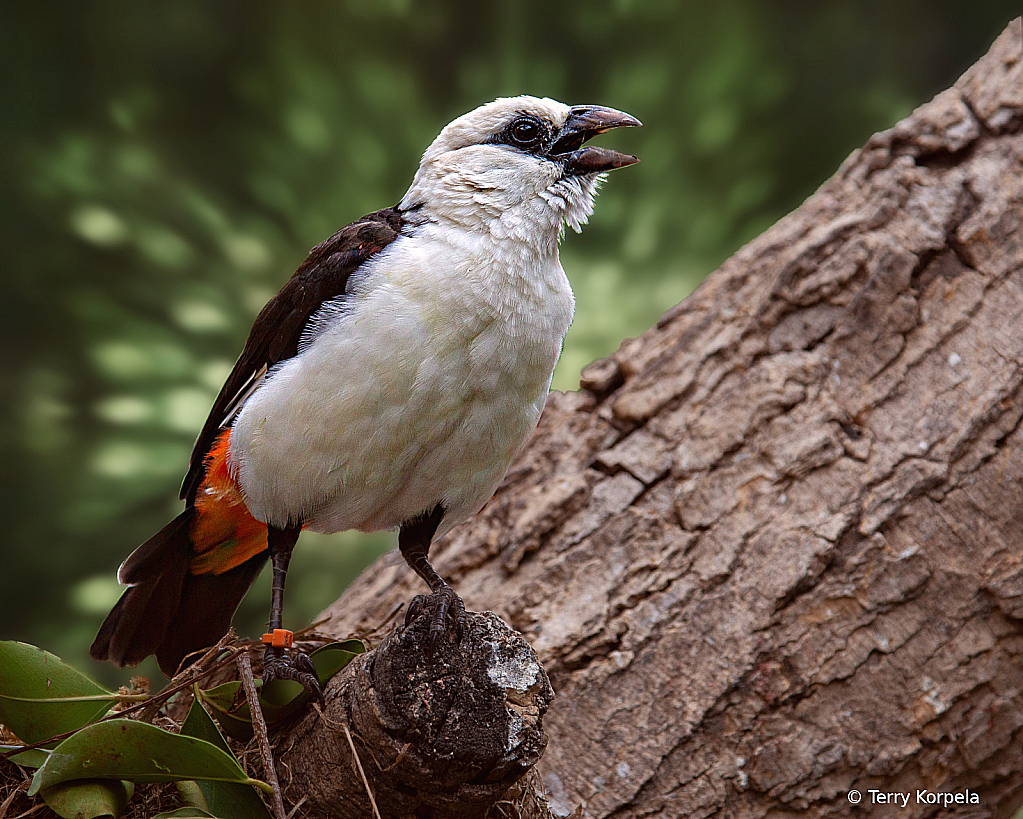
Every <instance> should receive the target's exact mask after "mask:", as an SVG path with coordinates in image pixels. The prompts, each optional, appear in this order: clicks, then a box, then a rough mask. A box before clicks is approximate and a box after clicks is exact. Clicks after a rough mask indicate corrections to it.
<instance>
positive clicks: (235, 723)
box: [199, 680, 252, 742]
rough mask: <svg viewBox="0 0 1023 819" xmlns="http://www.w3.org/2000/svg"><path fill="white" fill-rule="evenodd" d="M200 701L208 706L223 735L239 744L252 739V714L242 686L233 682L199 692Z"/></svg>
mask: <svg viewBox="0 0 1023 819" xmlns="http://www.w3.org/2000/svg"><path fill="white" fill-rule="evenodd" d="M199 696H200V697H201V698H202V701H203V702H204V703H206V705H208V706H209V709H210V710H211V711H212V712H213V716H215V717H216V718H217V722H219V723H220V727H221V728H222V729H223V731H224V733H225V734H227V735H228V736H229V737H231V739H237V740H238V741H239V742H248V741H249V740H250V739H252V714H251V713H250V712H249V704H248V703H247V702H246V701H245V692H244V691H242V684H241V683H240V682H238V681H237V680H235V681H234V682H229V683H224V684H223V685H218V686H215V687H214V688H209V689H207V690H205V691H200V692H199Z"/></svg>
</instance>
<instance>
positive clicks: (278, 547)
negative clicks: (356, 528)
mask: <svg viewBox="0 0 1023 819" xmlns="http://www.w3.org/2000/svg"><path fill="white" fill-rule="evenodd" d="M301 531H302V525H301V524H295V525H294V526H287V527H285V528H284V529H278V528H277V527H275V526H267V534H266V545H267V549H268V550H269V552H270V561H271V563H272V565H273V586H272V588H271V591H270V629H269V634H265V635H263V642H265V643H266V644H267V646H266V650H265V652H264V653H263V685H266V684H267V683H269V682H270V681H271V680H294V681H295V682H297V683H301V684H302V685H303V686H304V687H305V688H307V689H308V690H309V692H310V693H312V694H315V695H316V697H317V699H319V700H320V702H323V691H322V689H321V688H320V681H319V680H318V679H317V677H316V669H315V668H314V667H313V664H312V662H311V661H310V659H309V657H307V656H306V655H305V654H303V653H302V652H300V651H298V650H293V651H288V653H287V654H285V647H290V646H291V637H292V634H291V632H290V631H286V630H285V629H284V627H283V623H284V582H285V580H286V579H287V577H288V563H289V562H290V561H291V552H292V550H293V549H294V548H295V542H296V541H297V540H298V536H299V534H300V533H301Z"/></svg>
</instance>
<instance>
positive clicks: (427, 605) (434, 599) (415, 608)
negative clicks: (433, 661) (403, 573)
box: [405, 583, 466, 657]
mask: <svg viewBox="0 0 1023 819" xmlns="http://www.w3.org/2000/svg"><path fill="white" fill-rule="evenodd" d="M423 612H432V616H431V618H430V630H429V632H427V637H426V654H427V656H428V657H429V656H432V655H433V650H434V648H435V647H436V645H437V639H438V638H439V637H440V635H441V634H443V633H444V632H446V631H447V630H448V628H449V627H450V626H454V629H455V643H456V644H457V643H460V642H461V640H462V634H463V633H464V632H465V624H466V616H465V604H464V603H463V602H462V598H461V597H459V596H458V595H457V594H456V593H455V590H454V589H453V588H451V586H449V585H448V584H447V583H445V584H444V585H443V586H441V587H440V588H439V589H438V590H437V591H435V592H433V594H418V595H416V596H415V597H413V598H412V602H410V603H409V605H408V610H407V611H406V612H405V625H406V626H408V625H409V624H410V623H411V622H412V621H413V620H415V619H416V618H417V617H418V616H419V615H420V614H422V613H423Z"/></svg>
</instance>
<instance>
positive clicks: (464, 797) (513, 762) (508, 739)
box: [279, 612, 554, 819]
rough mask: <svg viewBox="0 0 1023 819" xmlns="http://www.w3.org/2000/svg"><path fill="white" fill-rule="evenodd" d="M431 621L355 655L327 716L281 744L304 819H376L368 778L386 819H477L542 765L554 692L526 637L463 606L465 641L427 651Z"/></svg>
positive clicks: (335, 683)
mask: <svg viewBox="0 0 1023 819" xmlns="http://www.w3.org/2000/svg"><path fill="white" fill-rule="evenodd" d="M428 627H429V617H428V616H427V615H422V616H420V617H418V618H416V619H415V620H414V621H413V622H412V623H411V624H410V625H408V626H399V627H398V628H396V629H395V630H394V631H393V632H391V634H389V635H388V636H387V638H386V639H385V640H384V642H383V643H382V644H381V645H380V646H378V647H377V648H376V649H374V650H373V651H371V652H369V653H368V654H364V655H361V656H360V657H358V658H356V659H355V660H354V661H353V662H352V663H351V664H350V665H349V666H348V667H347V668H345V669H344V671H343V672H342V673H341V674H339V675H338V676H337V677H335V679H334V680H332V681H331V683H330V685H329V687H328V688H327V692H326V697H327V709H326V711H325V713H324V718H321V716H320V715H319V714H317V713H311V714H309V715H307V716H306V717H305V719H304V720H303V722H302V723H301V724H300V725H299V726H298V728H297V730H296V731H295V733H294V735H293V737H294V742H292V743H290V744H289V747H287V748H285V749H282V750H281V751H280V765H279V768H280V773H281V779H282V782H283V783H284V786H285V791H286V793H287V795H288V797H289V798H290V800H291V801H292V802H298V801H299V800H300V799H302V798H303V797H304V798H305V799H306V803H305V806H304V807H303V812H304V815H306V816H310V817H316V816H330V817H333V818H334V819H339V818H340V817H349V816H351V817H356V816H358V817H364V816H372V815H373V813H372V807H371V804H370V800H369V796H368V795H367V783H368V787H369V790H371V791H372V793H373V798H374V800H375V802H376V806H377V809H378V810H379V812H380V814H381V815H382V816H386V817H403V816H417V817H421V816H437V817H440V816H444V817H481V816H484V815H485V813H486V811H487V810H488V808H489V807H490V806H491V805H493V804H494V803H496V802H497V801H499V800H501V799H502V797H503V796H504V795H505V793H506V792H507V791H508V790H509V788H511V787H512V786H513V785H515V783H516V782H518V781H519V780H520V779H521V778H522V777H523V776H524V775H525V774H526V773H527V772H528V771H529V770H530V769H531V768H532V766H533V765H535V764H536V763H537V762H538V761H539V759H540V757H541V755H542V754H543V751H544V748H545V747H546V745H547V736H546V734H545V733H544V731H543V725H542V720H543V715H544V713H545V712H546V710H547V708H548V706H549V705H550V703H551V701H552V700H553V699H554V692H553V690H552V689H551V685H550V681H549V680H548V678H547V674H546V672H545V671H544V670H543V668H542V666H541V665H540V663H539V661H538V660H537V658H536V654H535V653H534V652H533V650H532V648H530V646H529V644H528V643H526V641H525V640H524V639H523V638H522V637H521V636H520V635H519V634H518V633H516V632H515V631H513V630H512V629H511V628H510V627H509V626H508V625H507V624H505V623H504V622H503V621H502V620H501V619H500V618H499V617H497V616H496V615H495V614H492V613H489V612H488V613H485V614H476V613H471V612H470V613H468V621H467V624H466V628H465V633H464V634H463V636H462V639H461V641H460V642H459V643H458V644H457V645H456V644H455V643H454V642H453V641H452V640H441V641H440V644H439V645H438V646H437V648H436V650H435V652H434V654H433V656H432V657H427V656H426V648H425V646H426V634H427V629H428ZM346 727H347V729H348V734H349V735H350V737H351V743H350V742H349V739H348V737H346V732H345V728H346ZM353 746H354V748H355V749H356V751H357V753H358V757H359V760H358V762H359V763H361V767H362V771H364V772H365V781H364V779H363V776H362V775H361V774H360V772H359V766H358V764H357V763H356V760H355V759H353V756H352V747H353ZM327 771H329V772H330V775H329V776H324V772H327Z"/></svg>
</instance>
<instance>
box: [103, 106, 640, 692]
mask: <svg viewBox="0 0 1023 819" xmlns="http://www.w3.org/2000/svg"><path fill="white" fill-rule="evenodd" d="M639 124H640V122H639V121H638V120H637V119H635V118H634V117H631V116H629V115H628V114H624V113H622V112H621V111H616V110H614V109H611V108H604V107H600V106H594V105H582V106H575V107H570V106H567V105H563V104H562V103H560V102H556V101H555V100H551V99H537V98H535V97H527V96H521V97H512V98H507V99H498V100H496V101H494V102H491V103H489V104H487V105H483V106H481V107H479V108H477V109H476V110H475V111H472V112H470V113H468V114H465V115H464V116H461V117H459V118H458V119H456V120H455V121H454V122H452V123H451V124H449V125H448V126H447V127H446V128H444V130H443V131H441V133H440V136H438V137H437V139H436V140H434V142H433V144H432V145H430V147H429V148H428V149H427V151H426V153H425V154H424V155H423V159H422V162H421V163H420V165H419V170H418V172H417V173H416V175H415V178H414V179H413V180H412V185H411V187H410V188H409V189H408V192H407V193H406V194H405V196H404V198H402V200H401V202H400V203H399V204H398V205H397V206H395V207H393V208H388V209H386V210H381V211H377V212H376V213H371V214H370V215H368V216H365V217H363V218H362V219H359V220H358V221H356V222H353V223H352V224H350V225H348V226H347V227H344V228H342V229H341V230H339V231H338V232H337V233H336V234H334V235H333V236H332V237H331V238H329V239H327V241H325V242H323V243H322V244H320V245H317V246H316V247H315V248H313V250H312V252H311V253H310V254H309V258H308V259H306V260H305V262H303V264H302V265H301V266H300V267H299V268H298V270H297V271H296V273H295V274H294V275H293V276H292V277H291V279H290V280H289V281H288V283H287V284H286V285H285V286H284V288H283V289H282V290H281V291H280V293H278V294H277V295H276V296H275V297H274V298H273V299H272V300H271V301H270V302H269V303H268V304H267V305H266V307H264V308H263V310H262V312H260V314H259V316H258V317H257V318H256V322H255V324H254V325H253V327H252V330H251V332H250V333H249V337H248V340H247V341H246V343H245V348H244V350H243V351H242V354H241V357H240V358H239V359H238V362H237V364H235V367H234V370H233V371H232V372H231V375H230V376H229V377H228V379H227V382H226V383H225V384H224V387H223V389H222V390H221V391H220V395H219V396H218V397H217V400H216V402H215V403H214V405H213V409H212V411H211V412H210V416H209V419H208V420H207V421H206V425H205V426H204V427H203V429H202V432H201V433H200V434H199V438H198V440H197V441H196V444H195V448H194V450H193V452H192V458H191V463H190V465H189V469H188V473H187V474H186V476H185V480H184V484H183V486H182V489H181V497H182V498H183V499H184V501H185V504H186V506H185V510H184V511H183V512H182V513H181V514H180V515H178V517H176V518H175V519H174V520H173V521H171V522H170V523H169V524H168V525H167V526H166V527H164V528H163V529H162V530H161V531H160V532H158V533H157V534H156V535H154V536H153V537H152V538H150V539H149V540H148V541H146V542H145V543H144V544H142V545H141V546H139V547H138V549H136V550H135V551H134V552H133V553H132V554H131V556H130V557H129V558H128V559H127V560H126V561H125V562H124V564H123V565H122V566H121V568H120V570H119V572H118V579H119V580H120V581H121V583H124V584H127V585H128V586H129V587H130V588H128V589H127V590H126V591H125V592H124V594H123V595H122V596H121V599H120V600H119V601H118V602H117V604H116V605H115V606H114V608H113V610H112V611H111V612H110V614H109V615H108V616H107V618H106V620H105V621H104V623H103V625H102V627H101V628H100V631H99V634H98V635H97V637H96V640H95V642H94V643H93V645H92V655H93V656H94V657H95V658H97V659H100V660H112V661H113V662H115V663H117V664H118V665H121V666H123V665H134V664H136V663H138V662H140V661H141V660H142V659H144V658H145V657H147V656H149V655H150V654H155V655H156V657H157V660H158V661H159V664H160V667H161V668H162V669H163V670H164V671H165V672H167V673H168V674H172V673H174V672H175V671H176V670H177V669H178V667H179V666H180V665H181V663H182V660H184V659H185V658H186V657H187V656H188V655H189V654H191V653H192V652H195V651H197V650H199V649H201V648H204V647H206V646H209V645H212V644H214V643H216V642H217V640H219V639H220V638H221V637H222V636H223V635H224V633H225V632H226V631H227V629H228V627H229V625H230V622H231V618H232V617H233V616H234V612H235V610H236V609H237V607H238V604H239V602H240V601H241V598H242V597H243V596H244V594H245V592H246V591H247V590H248V588H249V586H250V585H251V584H252V582H253V580H255V578H256V576H257V575H258V574H259V572H260V570H261V569H262V567H263V564H264V563H265V561H266V559H267V557H268V556H269V557H270V559H271V562H272V566H273V591H272V596H271V610H270V629H269V634H267V635H264V638H263V639H264V642H266V643H267V647H266V655H265V658H264V680H269V679H274V678H288V679H295V680H298V681H299V682H301V683H302V684H303V685H305V686H306V687H308V688H310V689H311V690H313V691H315V692H316V693H319V687H318V684H317V681H316V677H315V675H314V674H313V669H312V666H311V663H310V662H309V660H308V658H307V657H306V656H305V655H303V654H300V653H298V652H291V653H286V652H285V648H286V647H289V646H290V642H291V633H290V632H288V631H286V630H285V629H283V628H282V610H283V598H284V581H285V575H286V573H287V567H288V561H289V559H290V557H291V552H292V549H293V547H294V545H295V542H296V541H297V540H298V536H299V533H300V532H301V530H302V529H303V528H309V529H312V530H313V531H317V532H326V533H330V532H339V531H343V530H347V529H359V530H362V531H376V530H380V529H398V530H399V535H398V545H399V548H400V550H401V554H402V556H403V557H404V558H405V560H406V561H407V562H408V564H409V566H411V567H412V569H413V570H414V571H415V572H416V573H417V574H419V576H420V577H422V578H423V580H425V581H426V583H427V584H428V585H429V587H430V591H431V594H430V595H429V596H428V597H420V598H417V599H416V601H414V603H415V609H416V610H420V609H423V608H426V609H428V610H429V611H430V612H431V613H432V619H431V625H430V632H429V637H428V640H429V644H430V647H431V648H432V645H433V644H434V642H435V641H436V639H437V638H438V636H439V635H440V634H441V633H443V632H445V631H446V630H447V629H448V627H449V625H454V626H455V628H456V630H460V629H461V625H462V623H463V621H464V617H465V614H464V611H465V610H464V607H463V605H462V601H461V599H460V598H459V597H458V595H456V594H455V592H454V591H453V590H452V588H451V587H450V586H449V585H448V584H447V583H445V582H444V580H443V579H442V578H441V577H440V576H439V575H438V574H437V572H436V571H435V570H434V569H433V567H432V566H431V565H430V562H429V560H428V553H429V548H430V543H431V541H432V539H433V538H434V537H436V536H438V535H440V534H443V533H444V532H446V531H447V530H449V529H450V528H451V527H453V526H454V525H455V524H457V523H459V522H460V521H462V520H464V519H466V518H467V517H469V516H470V515H473V514H475V513H476V512H477V511H479V509H480V508H481V507H482V506H483V504H484V503H485V502H486V501H487V500H488V499H489V498H490V496H491V495H492V494H493V492H494V490H495V489H496V488H497V486H498V484H499V483H500V481H501V479H502V478H503V477H504V474H505V472H506V471H507V469H508V466H509V464H510V463H511V461H512V458H514V457H515V455H516V453H517V452H518V451H519V449H520V448H521V447H522V445H523V444H524V443H525V441H526V439H527V438H528V437H529V434H530V432H531V431H532V430H533V429H534V428H535V427H536V424H537V422H538V421H539V418H540V413H541V411H542V410H543V407H544V403H545V401H546V398H547V392H548V389H549V388H550V383H551V375H552V373H553V371H554V365H555V363H556V362H557V360H558V356H559V355H560V353H561V345H562V340H563V339H564V337H565V333H566V332H567V330H568V327H569V325H570V324H571V322H572V315H573V310H574V303H575V302H574V298H573V295H572V289H571V287H570V286H569V283H568V279H567V278H566V276H565V271H564V270H563V269H562V267H561V262H560V261H559V258H558V242H559V240H560V239H561V237H562V235H563V233H564V229H565V225H566V224H567V225H568V226H570V227H572V228H573V229H574V230H576V231H578V230H580V228H581V226H582V225H583V224H584V223H585V222H586V220H587V218H588V217H589V215H590V213H591V212H592V209H593V200H594V197H595V195H596V193H597V187H598V185H599V184H600V182H601V179H602V178H603V175H604V174H605V173H606V172H607V171H610V170H612V169H614V168H620V167H623V166H626V165H631V164H633V163H634V162H636V161H637V160H636V158H635V157H633V156H628V155H625V154H621V153H618V152H616V151H612V150H608V149H606V148H597V147H592V146H585V147H584V145H583V143H584V142H586V140H588V139H589V138H591V137H593V136H595V135H597V134H600V133H603V132H604V131H607V130H609V129H611V128H616V127H620V126H635V125H639Z"/></svg>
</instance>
